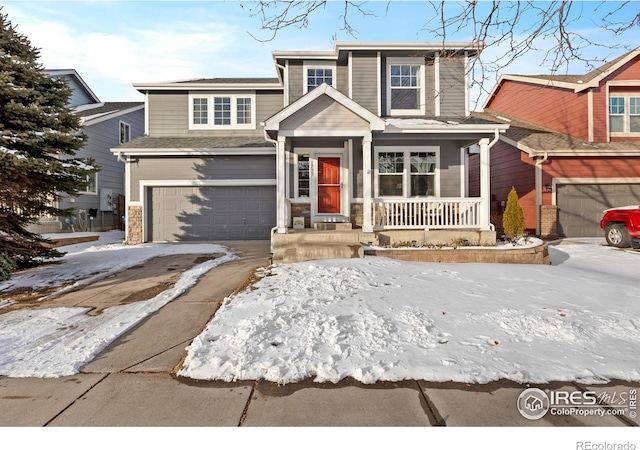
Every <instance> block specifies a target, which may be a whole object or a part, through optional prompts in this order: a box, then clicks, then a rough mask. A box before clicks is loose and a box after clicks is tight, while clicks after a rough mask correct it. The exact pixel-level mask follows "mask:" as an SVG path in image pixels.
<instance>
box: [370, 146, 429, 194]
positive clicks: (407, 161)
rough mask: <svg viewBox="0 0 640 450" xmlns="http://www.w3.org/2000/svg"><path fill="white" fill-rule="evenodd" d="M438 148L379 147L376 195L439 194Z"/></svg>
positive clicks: (377, 153)
mask: <svg viewBox="0 0 640 450" xmlns="http://www.w3.org/2000/svg"><path fill="white" fill-rule="evenodd" d="M439 153H440V149H439V147H405V148H403V147H379V148H377V149H376V171H375V172H376V178H375V183H374V192H375V194H374V195H375V196H376V197H407V198H408V197H433V196H438V195H439V191H440V189H439V179H438V177H439V174H438V164H439Z"/></svg>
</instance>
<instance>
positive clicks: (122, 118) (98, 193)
mask: <svg viewBox="0 0 640 450" xmlns="http://www.w3.org/2000/svg"><path fill="white" fill-rule="evenodd" d="M45 73H46V74H47V75H49V76H51V77H63V78H64V79H65V80H66V81H67V84H68V85H69V87H70V88H71V90H72V92H71V96H70V97H69V100H68V102H67V106H68V107H69V108H72V109H73V111H74V112H75V114H76V115H78V116H79V117H80V121H81V124H82V131H83V133H85V134H86V135H87V141H86V143H85V145H84V146H83V147H82V148H81V149H80V150H78V152H76V156H77V157H79V158H92V159H93V160H94V162H95V164H96V165H97V166H98V167H99V171H98V172H97V173H95V174H93V175H91V177H90V178H89V180H88V181H89V183H88V186H87V188H86V189H85V191H84V192H82V193H81V195H79V196H76V197H68V196H63V197H62V198H60V200H58V207H59V208H62V209H66V208H73V209H74V211H75V214H74V216H73V217H71V218H59V217H48V218H42V219H41V220H40V221H39V222H38V223H37V224H34V225H31V226H30V227H29V230H31V231H33V232H36V233H57V232H60V231H85V230H92V231H105V230H111V229H114V228H120V227H121V226H122V215H123V213H124V211H122V208H123V206H124V205H122V206H119V205H118V198H119V197H122V196H123V194H124V167H123V165H122V164H121V163H120V162H118V161H117V160H116V158H114V156H113V154H112V153H111V152H110V149H111V148H112V147H114V146H116V145H119V144H124V143H126V142H128V141H129V140H131V139H135V138H136V137H138V136H142V133H143V131H144V103H143V102H101V101H100V99H99V98H98V97H97V96H96V94H95V93H94V92H93V91H92V90H91V88H90V87H89V86H88V85H87V83H86V82H85V81H84V80H83V79H82V78H81V77H80V75H79V74H78V72H77V71H76V70H74V69H58V70H45ZM122 203H124V202H122Z"/></svg>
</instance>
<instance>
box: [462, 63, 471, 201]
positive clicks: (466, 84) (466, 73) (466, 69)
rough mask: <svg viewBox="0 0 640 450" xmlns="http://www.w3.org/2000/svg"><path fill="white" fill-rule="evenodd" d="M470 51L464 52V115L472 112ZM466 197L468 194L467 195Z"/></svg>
mask: <svg viewBox="0 0 640 450" xmlns="http://www.w3.org/2000/svg"><path fill="white" fill-rule="evenodd" d="M469 83H470V80H469V52H468V51H465V52H464V115H465V117H467V116H469V115H470V114H471V111H470V110H469V89H470V86H469ZM465 197H466V196H465Z"/></svg>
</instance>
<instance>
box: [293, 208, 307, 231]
mask: <svg viewBox="0 0 640 450" xmlns="http://www.w3.org/2000/svg"><path fill="white" fill-rule="evenodd" d="M291 217H304V227H305V228H311V203H292V204H291Z"/></svg>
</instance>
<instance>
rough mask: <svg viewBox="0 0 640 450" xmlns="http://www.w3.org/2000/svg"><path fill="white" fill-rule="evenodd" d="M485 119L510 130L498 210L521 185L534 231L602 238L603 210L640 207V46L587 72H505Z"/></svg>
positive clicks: (500, 163)
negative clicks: (562, 73) (499, 122)
mask: <svg viewBox="0 0 640 450" xmlns="http://www.w3.org/2000/svg"><path fill="white" fill-rule="evenodd" d="M478 117H485V118H492V119H495V120H502V121H503V122H505V123H509V125H510V127H509V130H508V131H507V132H506V133H505V134H503V135H501V136H500V141H499V142H498V143H497V144H496V145H495V146H494V147H493V149H492V150H491V194H492V200H493V202H492V205H493V208H492V209H493V211H494V212H496V213H499V212H500V211H501V209H502V207H503V204H504V202H505V201H506V199H507V195H508V193H509V190H510V189H511V186H514V187H515V188H516V190H517V192H518V195H519V197H520V203H521V205H522V207H523V210H524V215H525V221H526V224H527V228H528V229H529V230H530V231H531V232H535V233H536V234H539V235H542V236H543V237H555V236H558V235H559V236H563V237H581V236H601V235H602V233H603V231H602V230H600V226H599V223H600V219H601V218H602V212H603V210H604V209H606V208H611V207H615V206H624V205H630V204H640V48H638V49H635V50H633V51H631V52H628V53H626V54H624V55H622V56H620V57H619V58H616V59H615V60H613V61H611V62H609V63H607V64H604V65H603V66H601V67H599V68H597V69H595V70H594V71H592V72H589V73H587V74H584V75H503V76H502V77H501V78H500V80H499V81H498V83H497V85H496V86H495V88H494V89H493V92H492V93H491V96H490V98H489V99H488V100H487V102H486V104H485V108H484V113H483V114H479V115H478ZM472 163H476V164H477V163H478V161H473V159H472ZM472 173H473V171H472ZM477 184H478V183H477V181H475V182H472V186H474V187H475V188H472V190H471V192H478V189H477Z"/></svg>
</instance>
